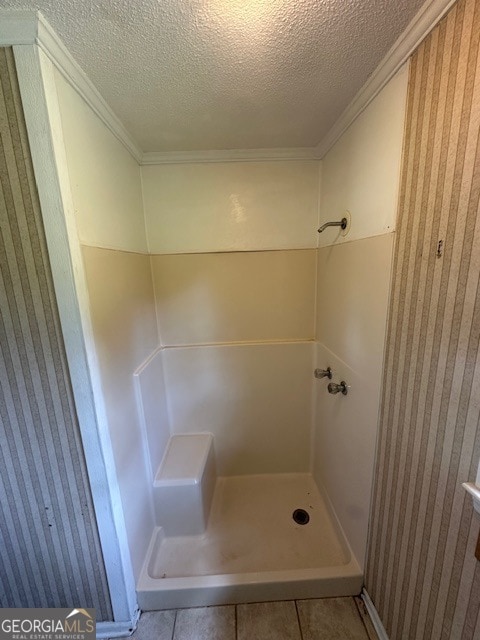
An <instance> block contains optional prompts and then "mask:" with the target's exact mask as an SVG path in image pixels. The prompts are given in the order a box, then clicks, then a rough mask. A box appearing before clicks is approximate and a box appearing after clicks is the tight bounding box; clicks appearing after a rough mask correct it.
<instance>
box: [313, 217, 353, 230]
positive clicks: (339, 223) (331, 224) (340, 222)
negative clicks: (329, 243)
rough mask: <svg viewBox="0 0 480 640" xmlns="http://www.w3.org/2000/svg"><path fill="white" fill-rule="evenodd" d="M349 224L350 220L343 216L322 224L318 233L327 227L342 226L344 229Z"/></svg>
mask: <svg viewBox="0 0 480 640" xmlns="http://www.w3.org/2000/svg"><path fill="white" fill-rule="evenodd" d="M347 224H348V220H347V219H346V218H342V219H341V220H338V221H337V222H325V224H322V226H321V227H320V229H319V230H318V233H322V231H325V229H326V228H327V227H341V228H342V230H345V229H346V228H347Z"/></svg>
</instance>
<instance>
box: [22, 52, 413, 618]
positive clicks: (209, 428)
mask: <svg viewBox="0 0 480 640" xmlns="http://www.w3.org/2000/svg"><path fill="white" fill-rule="evenodd" d="M29 55H30V54H29ZM35 55H36V56H37V62H36V63H35V64H37V63H38V64H39V66H40V68H41V74H42V76H43V80H42V82H43V85H44V87H43V90H44V91H45V95H46V103H47V112H48V118H49V121H50V125H51V127H52V131H54V132H55V136H54V138H53V140H54V149H53V151H54V154H55V161H56V167H57V169H58V171H59V172H60V182H61V183H62V185H63V186H62V188H63V192H62V193H63V198H64V200H63V205H64V211H65V219H66V233H67V235H68V243H69V250H70V260H71V262H72V267H73V273H74V279H75V285H76V299H77V303H78V309H79V313H80V317H81V322H82V331H83V337H82V339H83V340H84V345H85V357H86V362H87V364H88V369H89V372H90V376H91V380H92V391H93V399H94V403H95V411H96V418H97V423H98V425H99V429H100V433H101V437H100V443H101V446H102V447H104V448H105V447H106V449H105V450H108V451H109V452H110V453H109V455H110V456H111V458H110V461H111V463H112V464H111V466H110V488H111V491H112V494H111V495H113V496H116V497H115V499H112V504H114V515H115V517H116V518H118V519H119V520H118V531H120V533H121V535H124V538H123V541H124V545H123V562H124V565H123V572H124V574H125V575H127V576H131V579H132V582H133V583H134V584H135V587H136V592H137V601H138V604H139V606H140V608H142V609H161V608H171V607H185V606H195V605H205V604H215V603H226V602H245V601H252V600H254V601H261V600H275V599H282V598H301V597H321V596H341V595H352V594H358V593H359V592H360V590H361V587H362V584H363V572H364V565H365V554H366V540H367V528H368V518H369V509H370V494H371V489H372V480H373V466H374V454H375V444H376V434H377V418H378V407H379V399H380V385H381V374H382V362H383V351H384V342H385V330H386V316H387V308H388V296H389V286H390V273H391V263H392V247H393V235H394V234H393V232H394V229H395V215H396V207H397V196H398V187H399V175H400V161H401V150H402V138H403V125H404V117H405V98H406V91H407V75H408V74H407V68H406V66H404V67H402V68H401V69H400V71H399V72H398V73H397V74H396V75H395V76H394V77H393V78H392V79H391V80H390V82H389V83H388V84H387V85H386V86H385V87H384V89H383V90H382V91H381V92H380V93H379V94H378V96H377V97H376V98H375V99H374V100H373V101H372V102H371V103H370V105H369V106H368V108H367V109H365V111H363V113H362V114H361V115H360V116H359V117H358V118H357V119H356V120H355V122H354V123H353V125H352V126H351V127H350V128H349V129H348V130H347V131H346V132H345V133H344V134H343V136H342V137H341V138H340V139H339V140H338V141H337V143H336V144H335V145H334V146H333V147H332V149H331V150H330V151H329V152H328V153H327V154H326V156H325V157H324V158H323V159H322V160H321V161H320V160H318V159H316V158H315V157H314V156H313V154H311V153H309V152H307V151H305V152H304V153H301V154H299V153H294V154H290V155H289V154H285V153H284V152H278V153H276V152H275V150H273V151H272V153H271V154H270V156H269V157H265V154H264V153H263V154H258V156H257V155H256V154H255V153H252V154H250V155H248V154H247V155H246V156H245V157H241V158H238V157H235V158H233V157H228V154H226V155H225V157H223V158H222V157H219V156H215V157H214V158H213V160H214V161H212V158H210V157H206V158H204V159H198V158H192V159H190V160H188V159H185V157H184V156H182V157H180V158H179V159H177V160H175V159H173V160H170V161H166V160H165V158H163V157H160V156H159V155H158V154H153V153H152V154H148V153H144V154H143V155H142V156H141V157H140V158H138V157H135V154H132V153H131V150H128V149H127V148H126V146H125V144H121V142H120V141H119V139H118V136H116V135H113V133H112V127H109V126H105V119H104V118H103V119H102V117H100V116H99V112H98V111H95V110H93V109H92V108H91V106H90V105H89V104H87V102H86V101H85V100H84V99H83V98H82V97H81V96H80V95H79V93H78V92H77V91H76V90H75V89H74V88H73V86H72V85H71V83H70V82H69V81H68V78H66V77H65V74H61V73H60V72H59V71H58V69H57V68H56V67H55V66H54V65H53V64H52V63H51V61H50V60H49V59H48V58H47V57H46V56H45V55H44V54H43V52H41V51H39V52H37V53H36V54H35ZM16 63H17V66H18V68H19V72H20V73H19V75H20V80H21V82H20V85H21V89H22V92H23V99H24V104H25V107H26V116H27V126H30V128H31V129H32V119H33V118H34V117H37V111H35V110H34V109H33V107H32V105H33V102H32V100H31V99H30V98H31V96H29V91H30V88H29V87H27V86H26V83H25V81H23V82H22V77H23V78H25V77H28V74H29V71H28V69H29V68H31V66H32V61H31V60H30V59H29V58H28V55H26V54H25V53H24V52H22V53H21V54H20V53H19V52H16ZM32 130H33V129H32ZM386 138H388V140H389V144H388V146H385V145H384V144H383V141H384V140H385V139H386ZM280 151H281V150H280ZM33 155H34V162H35V161H36V158H35V150H34V152H33ZM37 161H38V159H37ZM40 197H41V198H43V202H42V206H43V207H44V209H45V210H46V209H47V207H46V206H45V204H46V198H47V197H48V193H44V191H43V190H42V188H40ZM343 218H345V219H346V220H347V223H348V224H347V226H346V228H343V227H344V226H345V225H342V224H341V223H340V224H339V225H338V226H331V225H327V226H325V223H329V222H331V221H342V220H343ZM46 225H47V235H48V225H49V222H48V219H47V220H46ZM322 226H323V227H324V231H323V232H322V233H321V234H319V233H318V229H319V227H322ZM51 250H52V252H53V254H54V253H55V249H54V248H53V249H52V248H51ZM53 263H55V255H53ZM61 268H62V267H61V265H57V267H55V264H54V273H55V272H57V274H58V272H59V271H61ZM60 311H61V312H62V308H61V309H60ZM67 325H68V319H67ZM69 340H70V338H69V336H68V335H67V337H66V343H67V351H68V348H69ZM78 353H80V352H79V351H78V350H77V351H76V352H75V353H70V359H71V361H73V362H75V359H76V358H77V357H78ZM328 368H330V369H331V375H332V377H331V378H329V377H328V376H325V377H321V376H320V375H319V374H318V372H317V375H315V371H316V370H317V369H320V370H327V369H328ZM73 379H74V384H75V371H74V372H73ZM329 385H330V391H329ZM336 391H338V393H337V392H336ZM342 391H346V393H342ZM83 401H84V399H83V398H80V400H78V399H77V403H78V409H79V411H80V414H81V411H82V402H83ZM90 444H91V443H90ZM92 446H93V445H92ZM88 447H89V442H87V445H86V449H87V461H88V459H89V454H88ZM93 490H94V491H95V483H93ZM101 519H102V514H101V513H100V515H99V529H100V533H101V535H102V531H103V529H102V522H101Z"/></svg>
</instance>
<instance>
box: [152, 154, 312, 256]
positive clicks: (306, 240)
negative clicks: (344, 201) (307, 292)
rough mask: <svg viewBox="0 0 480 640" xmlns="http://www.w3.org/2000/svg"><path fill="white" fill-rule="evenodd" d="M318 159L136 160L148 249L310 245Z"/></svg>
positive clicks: (170, 250)
mask: <svg viewBox="0 0 480 640" xmlns="http://www.w3.org/2000/svg"><path fill="white" fill-rule="evenodd" d="M318 178H319V163H318V162H317V161H306V162H224V163H221V162H219V163H212V164H174V165H160V166H146V167H142V181H143V195H144V201H145V218H146V226H147V236H148V244H149V250H150V252H151V253H203V252H210V251H252V250H261V249H299V248H312V247H315V246H316V243H317V231H316V229H317V219H318V186H319V185H318V183H319V180H318Z"/></svg>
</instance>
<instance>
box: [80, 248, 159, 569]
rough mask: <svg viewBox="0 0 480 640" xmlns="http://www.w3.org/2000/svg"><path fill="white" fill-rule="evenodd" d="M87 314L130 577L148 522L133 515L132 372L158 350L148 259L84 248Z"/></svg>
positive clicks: (138, 473) (137, 457) (135, 432)
mask: <svg viewBox="0 0 480 640" xmlns="http://www.w3.org/2000/svg"><path fill="white" fill-rule="evenodd" d="M83 258H84V263H85V272H86V276H87V283H88V290H89V295H90V312H91V317H92V322H93V330H94V338H95V345H96V350H97V356H98V359H99V364H100V373H101V379H102V387H103V392H104V395H105V404H106V409H107V417H108V422H109V428H110V435H111V439H112V447H113V452H114V457H115V464H116V467H117V474H118V481H119V485H120V490H121V493H122V501H123V503H124V512H125V520H126V525H127V531H128V533H129V540H130V544H131V553H132V563H133V568H134V573H135V575H137V576H138V572H139V570H140V567H141V563H142V562H143V554H144V552H145V549H146V547H147V546H148V542H149V538H150V535H151V532H152V528H153V521H152V522H150V523H146V522H145V515H141V514H139V513H137V512H136V505H142V504H143V502H144V501H143V500H139V499H138V496H139V495H143V494H144V492H145V490H146V489H145V488H147V489H148V488H149V487H150V486H151V478H150V477H149V475H148V474H147V465H146V461H145V459H144V455H143V444H142V442H143V440H142V432H141V428H140V424H139V417H138V411H137V404H136V397H135V388H134V380H133V372H134V371H135V369H136V368H137V367H138V366H139V365H140V364H141V363H142V362H143V361H144V360H146V359H147V357H148V356H149V355H150V354H151V353H152V351H154V349H155V348H156V347H157V343H158V338H157V327H156V319H155V305H154V295H153V284H152V278H151V270H150V262H149V257H148V256H147V255H140V254H135V253H126V252H121V251H111V250H107V249H99V248H95V247H86V246H84V247H83Z"/></svg>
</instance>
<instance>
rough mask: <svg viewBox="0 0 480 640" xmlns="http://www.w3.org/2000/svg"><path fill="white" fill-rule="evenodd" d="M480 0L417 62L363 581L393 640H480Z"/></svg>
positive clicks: (452, 17) (464, 3)
mask: <svg viewBox="0 0 480 640" xmlns="http://www.w3.org/2000/svg"><path fill="white" fill-rule="evenodd" d="M479 42H480V2H478V0H460V1H459V2H458V3H457V4H456V5H455V6H454V8H453V9H452V10H451V11H450V13H449V14H448V15H447V16H446V18H444V20H443V21H442V22H441V23H440V24H439V25H438V26H437V27H436V28H435V29H434V31H433V32H432V33H431V34H430V35H429V36H428V37H427V38H426V40H425V41H424V42H423V43H422V45H421V46H420V47H419V49H418V50H417V51H416V52H415V54H414V55H413V57H412V60H411V67H410V82H409V94H408V104H407V123H406V133H405V136H406V137H405V144H404V158H403V172H402V180H401V190H400V203H399V221H398V227H397V229H398V230H397V238H396V248H395V258H394V276H393V289H392V297H391V303H390V314H389V318H390V319H389V326H388V335H387V351H386V358H385V371H384V383H383V396H382V408H381V416H380V434H379V444H378V451H377V464H376V479H375V491H374V501H373V509H372V521H371V525H370V534H369V549H368V562H367V572H366V586H367V590H368V592H369V594H370V596H371V597H372V600H373V602H374V604H375V606H376V608H377V610H378V612H379V614H380V617H381V619H382V622H383V624H384V626H385V628H386V630H387V633H388V635H389V637H390V638H391V640H403V639H404V638H408V639H409V640H414V639H418V640H420V639H422V640H429V639H435V640H436V639H437V638H441V639H445V640H447V639H449V640H455V639H460V638H462V639H465V640H467V639H469V638H472V639H473V638H475V637H478V635H475V634H476V633H477V634H478V629H479V610H480V563H479V562H477V560H476V559H475V557H474V551H475V542H476V536H477V535H478V531H479V528H480V518H478V516H476V515H475V514H474V513H473V509H472V505H471V499H470V498H468V497H466V495H465V493H464V491H463V489H462V487H461V483H462V482H464V481H467V480H468V481H474V480H475V475H476V469H477V465H478V462H479V458H480V426H479V418H480V402H479V398H480V355H479V344H480V287H479V274H480V221H479V216H478V214H479V201H480V146H479V131H480V57H479Z"/></svg>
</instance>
